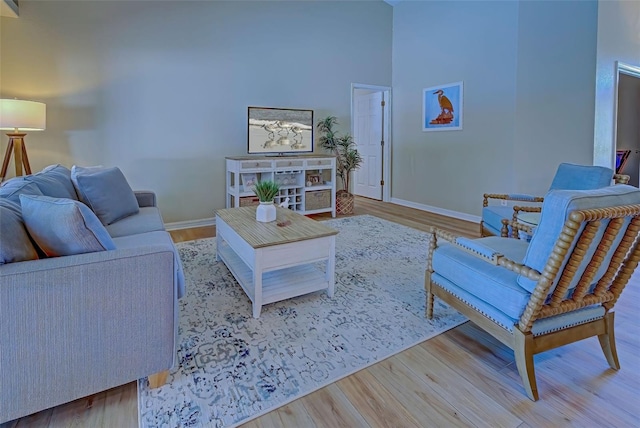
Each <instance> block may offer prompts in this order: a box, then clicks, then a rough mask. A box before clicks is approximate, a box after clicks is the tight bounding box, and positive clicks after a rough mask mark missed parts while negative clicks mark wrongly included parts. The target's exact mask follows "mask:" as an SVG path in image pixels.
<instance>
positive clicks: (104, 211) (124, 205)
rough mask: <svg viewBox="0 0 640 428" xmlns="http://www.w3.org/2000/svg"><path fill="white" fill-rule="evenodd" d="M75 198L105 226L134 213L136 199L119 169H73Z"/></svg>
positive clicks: (136, 207) (136, 206)
mask: <svg viewBox="0 0 640 428" xmlns="http://www.w3.org/2000/svg"><path fill="white" fill-rule="evenodd" d="M72 177H73V182H74V183H75V185H76V186H77V189H78V195H80V198H81V200H82V202H84V203H85V204H87V206H89V207H90V208H91V209H92V210H93V212H94V213H96V215H97V216H98V218H99V219H100V221H101V222H102V224H104V225H108V224H111V223H114V222H116V221H118V220H120V219H123V218H125V217H128V216H130V215H133V214H137V213H138V210H139V207H138V200H137V199H136V196H135V194H134V193H133V190H132V189H131V186H129V183H127V179H126V178H125V177H124V174H122V171H120V169H119V168H117V167H113V168H78V167H75V168H73V172H72Z"/></svg>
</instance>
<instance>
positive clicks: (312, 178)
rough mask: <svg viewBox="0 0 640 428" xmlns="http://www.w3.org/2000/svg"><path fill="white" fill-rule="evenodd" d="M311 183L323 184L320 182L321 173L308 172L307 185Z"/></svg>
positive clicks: (315, 184) (312, 184)
mask: <svg viewBox="0 0 640 428" xmlns="http://www.w3.org/2000/svg"><path fill="white" fill-rule="evenodd" d="M309 183H311V186H320V185H322V184H324V183H323V182H322V175H321V174H309V175H307V185H308V184H309Z"/></svg>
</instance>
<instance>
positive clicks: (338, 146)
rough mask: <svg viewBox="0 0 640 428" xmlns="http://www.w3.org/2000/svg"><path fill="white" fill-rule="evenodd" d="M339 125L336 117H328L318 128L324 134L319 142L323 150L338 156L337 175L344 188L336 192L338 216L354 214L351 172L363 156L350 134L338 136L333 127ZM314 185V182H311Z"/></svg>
mask: <svg viewBox="0 0 640 428" xmlns="http://www.w3.org/2000/svg"><path fill="white" fill-rule="evenodd" d="M337 124H338V119H337V118H336V117H335V116H328V117H326V118H324V119H322V120H321V121H319V122H318V124H317V125H316V127H317V128H318V131H320V132H321V133H323V135H322V136H320V138H319V140H318V141H320V145H321V146H322V148H324V149H326V150H328V151H329V152H331V153H332V154H334V155H335V156H336V173H337V174H338V177H340V180H341V181H342V185H343V186H344V188H343V189H342V190H339V191H338V192H336V212H337V213H338V214H353V201H354V197H353V195H352V194H351V193H350V192H349V188H350V187H349V179H350V177H351V172H352V171H355V170H356V169H358V168H359V167H360V165H361V164H362V156H360V153H358V150H357V149H356V147H355V146H356V143H355V142H354V141H353V137H352V136H351V135H349V134H345V135H343V136H338V132H337V131H334V130H333V127H334V126H335V125H337ZM310 181H311V180H310ZM311 183H312V185H313V181H311Z"/></svg>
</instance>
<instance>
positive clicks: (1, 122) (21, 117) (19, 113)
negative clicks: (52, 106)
mask: <svg viewBox="0 0 640 428" xmlns="http://www.w3.org/2000/svg"><path fill="white" fill-rule="evenodd" d="M46 122H47V108H46V105H45V104H44V103H38V102H35V101H24V100H10V99H0V129H8V130H11V131H12V132H8V133H7V136H8V137H9V144H8V145H7V151H6V152H5V153H4V160H3V161H2V169H0V182H2V181H4V178H5V177H6V175H7V169H8V168H9V161H10V160H11V153H12V152H13V160H14V163H15V166H16V176H19V175H23V170H22V167H23V166H24V173H26V174H31V165H29V157H28V156H27V148H26V147H25V145H24V137H25V136H26V135H27V133H26V132H25V131H42V130H44V129H45V128H46Z"/></svg>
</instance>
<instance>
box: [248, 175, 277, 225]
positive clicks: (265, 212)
mask: <svg viewBox="0 0 640 428" xmlns="http://www.w3.org/2000/svg"><path fill="white" fill-rule="evenodd" d="M278 190H280V186H279V185H278V183H276V182H273V181H271V180H264V181H258V182H257V183H256V184H255V185H254V186H253V191H254V193H255V194H256V196H258V199H259V200H260V205H258V207H257V208H256V220H257V221H261V222H264V223H267V222H270V221H274V220H275V219H276V207H275V205H273V198H275V197H276V195H277V194H278Z"/></svg>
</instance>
